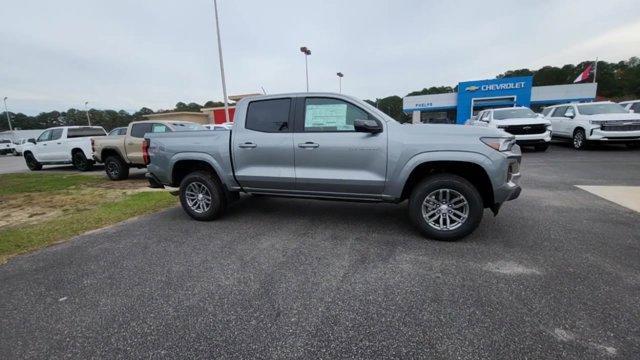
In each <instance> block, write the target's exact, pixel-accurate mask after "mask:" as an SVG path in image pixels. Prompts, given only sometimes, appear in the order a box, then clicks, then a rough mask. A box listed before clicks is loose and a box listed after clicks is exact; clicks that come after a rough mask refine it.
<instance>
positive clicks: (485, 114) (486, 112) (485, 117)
mask: <svg viewBox="0 0 640 360" xmlns="http://www.w3.org/2000/svg"><path fill="white" fill-rule="evenodd" d="M489 114H490V112H489V111H485V112H483V113H482V117H481V118H480V120H482V121H487V122H488V121H489Z"/></svg>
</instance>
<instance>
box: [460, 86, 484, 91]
mask: <svg viewBox="0 0 640 360" xmlns="http://www.w3.org/2000/svg"><path fill="white" fill-rule="evenodd" d="M478 89H480V87H478V86H475V85H471V86H467V88H466V89H464V90H465V91H476V90H478Z"/></svg>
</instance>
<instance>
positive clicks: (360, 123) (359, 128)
mask: <svg viewBox="0 0 640 360" xmlns="http://www.w3.org/2000/svg"><path fill="white" fill-rule="evenodd" d="M353 128H354V129H355V130H356V132H366V133H371V134H377V133H381V132H382V125H381V124H380V123H378V122H377V121H376V120H361V119H357V120H354V121H353Z"/></svg>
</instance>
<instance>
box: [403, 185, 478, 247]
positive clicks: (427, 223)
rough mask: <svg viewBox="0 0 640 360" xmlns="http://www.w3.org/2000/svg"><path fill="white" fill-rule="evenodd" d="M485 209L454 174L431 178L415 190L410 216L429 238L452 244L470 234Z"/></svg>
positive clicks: (473, 188)
mask: <svg viewBox="0 0 640 360" xmlns="http://www.w3.org/2000/svg"><path fill="white" fill-rule="evenodd" d="M483 210H484V207H483V205H482V197H481V196H480V193H478V190H477V189H476V188H475V187H474V186H473V185H472V184H471V183H470V182H469V181H467V180H466V179H464V178H462V177H460V176H457V175H453V174H438V175H433V176H429V177H428V178H426V179H424V180H423V181H422V182H420V183H419V184H418V185H416V187H415V188H414V189H413V191H412V193H411V197H410V199H409V216H410V218H411V220H412V222H413V223H414V225H415V226H416V227H417V228H418V229H419V230H420V232H421V233H422V234H423V235H424V236H425V237H427V238H431V239H435V240H443V241H453V240H457V239H460V238H463V237H465V236H467V235H469V234H471V233H472V232H473V231H474V230H475V229H476V228H477V227H478V225H479V224H480V220H482V213H483Z"/></svg>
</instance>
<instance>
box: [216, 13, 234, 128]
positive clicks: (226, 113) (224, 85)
mask: <svg viewBox="0 0 640 360" xmlns="http://www.w3.org/2000/svg"><path fill="white" fill-rule="evenodd" d="M213 8H214V10H215V13H216V33H217V35H218V57H219V58H220V77H221V78H222V96H223V97H224V117H225V121H226V122H231V120H230V119H229V101H228V100H227V83H226V81H225V79H224V61H223V60H222V40H220V21H219V20H218V0H213Z"/></svg>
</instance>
